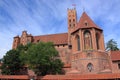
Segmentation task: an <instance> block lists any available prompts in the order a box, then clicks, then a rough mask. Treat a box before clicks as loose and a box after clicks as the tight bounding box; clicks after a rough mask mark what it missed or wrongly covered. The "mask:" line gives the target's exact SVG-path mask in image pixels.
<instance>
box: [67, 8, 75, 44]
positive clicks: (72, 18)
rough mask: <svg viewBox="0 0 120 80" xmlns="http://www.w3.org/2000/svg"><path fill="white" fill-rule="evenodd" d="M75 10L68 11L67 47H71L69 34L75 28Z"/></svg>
mask: <svg viewBox="0 0 120 80" xmlns="http://www.w3.org/2000/svg"><path fill="white" fill-rule="evenodd" d="M76 23H77V18H76V9H75V8H74V9H68V45H69V46H70V45H71V32H72V31H73V30H74V29H75V28H76Z"/></svg>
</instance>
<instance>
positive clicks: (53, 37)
mask: <svg viewBox="0 0 120 80" xmlns="http://www.w3.org/2000/svg"><path fill="white" fill-rule="evenodd" d="M33 39H34V41H33V42H34V43H36V42H39V41H43V42H53V43H54V44H67V43H68V33H61V34H50V35H40V36H33Z"/></svg>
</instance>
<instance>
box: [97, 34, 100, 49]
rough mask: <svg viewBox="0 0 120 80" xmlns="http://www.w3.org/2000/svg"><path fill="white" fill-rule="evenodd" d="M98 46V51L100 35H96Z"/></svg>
mask: <svg viewBox="0 0 120 80" xmlns="http://www.w3.org/2000/svg"><path fill="white" fill-rule="evenodd" d="M96 45H97V49H99V48H100V47H99V35H98V34H96Z"/></svg>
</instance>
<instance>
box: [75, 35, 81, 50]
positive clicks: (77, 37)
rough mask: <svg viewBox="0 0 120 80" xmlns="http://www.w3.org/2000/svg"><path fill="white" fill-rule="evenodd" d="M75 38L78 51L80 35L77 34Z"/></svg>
mask: <svg viewBox="0 0 120 80" xmlns="http://www.w3.org/2000/svg"><path fill="white" fill-rule="evenodd" d="M76 40H77V50H78V51H80V37H79V36H78V35H77V36H76Z"/></svg>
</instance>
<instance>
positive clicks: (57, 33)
mask: <svg viewBox="0 0 120 80" xmlns="http://www.w3.org/2000/svg"><path fill="white" fill-rule="evenodd" d="M60 34H68V33H67V32H66V33H57V34H45V35H44V34H43V35H37V36H51V35H60ZM37 36H34V37H37Z"/></svg>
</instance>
